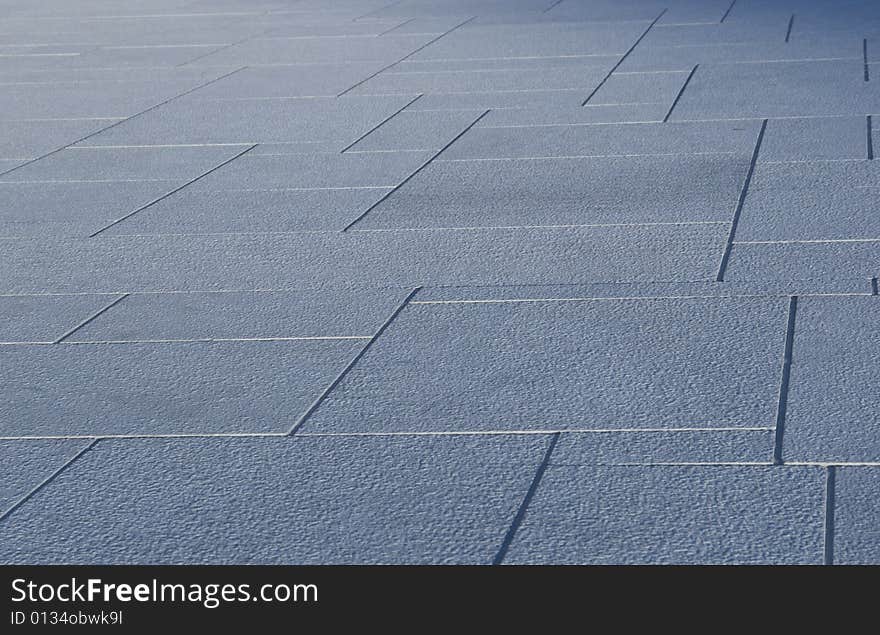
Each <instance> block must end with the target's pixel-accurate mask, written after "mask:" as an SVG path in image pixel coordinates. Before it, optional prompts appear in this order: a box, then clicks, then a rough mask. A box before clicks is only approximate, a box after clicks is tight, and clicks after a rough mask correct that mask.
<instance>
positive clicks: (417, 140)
mask: <svg viewBox="0 0 880 635" xmlns="http://www.w3.org/2000/svg"><path fill="white" fill-rule="evenodd" d="M481 114H483V111H480V110H471V111H468V110H451V111H446V112H406V111H404V112H402V113H399V114H397V115H395V116H394V118H392V119H391V120H390V121H387V122H386V123H384V124H382V125H381V126H379V128H377V129H376V130H374V131H373V132H371V133H370V134H368V135H367V136H366V137H364V138H363V139H361V140H360V141H358V142H357V143H356V144H354V145H353V146H352V147H351V148H350V149H348V150H346V152H376V151H380V152H388V151H392V150H393V151H401V150H406V151H410V150H439V149H441V148H442V147H444V146H445V145H446V144H448V143H449V142H450V141H452V140H453V139H454V138H455V137H456V135H458V134H460V133H461V132H462V131H463V130H465V129H466V128H467V127H468V126H469V125H471V124H472V123H473V122H474V120H476V119H477V117H479V116H480V115H481Z"/></svg>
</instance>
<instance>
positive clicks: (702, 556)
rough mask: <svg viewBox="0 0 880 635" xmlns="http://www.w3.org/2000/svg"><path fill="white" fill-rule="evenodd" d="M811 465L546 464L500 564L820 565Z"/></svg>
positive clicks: (819, 501) (818, 490)
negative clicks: (641, 465)
mask: <svg viewBox="0 0 880 635" xmlns="http://www.w3.org/2000/svg"><path fill="white" fill-rule="evenodd" d="M824 490H825V487H824V474H823V470H822V469H820V468H815V467H802V468H784V469H780V468H778V467H772V466H767V467H756V466H748V467H739V466H736V467H734V466H716V467H707V466H702V467H680V466H662V467H598V468H597V467H574V466H572V467H554V466H551V467H549V468H548V469H547V471H546V472H545V473H544V477H543V479H542V480H541V485H540V486H539V488H538V490H537V493H536V495H535V498H534V499H533V500H532V502H531V505H530V506H529V509H528V511H527V513H526V516H525V519H524V521H523V524H522V526H520V528H519V531H518V532H517V534H516V537H515V538H514V541H513V543H512V545H511V548H510V551H509V553H508V556H507V558H506V559H505V563H508V564H526V563H528V564H540V563H550V562H553V563H568V564H648V563H650V564H768V563H772V564H821V563H822V561H823V533H824V531H823V530H824V508H823V503H824V493H825V492H824Z"/></svg>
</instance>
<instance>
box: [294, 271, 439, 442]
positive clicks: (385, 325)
mask: <svg viewBox="0 0 880 635" xmlns="http://www.w3.org/2000/svg"><path fill="white" fill-rule="evenodd" d="M421 288H422V287H421V286H418V287H415V288H414V289H413V290H412V291H410V292H409V293H408V294H407V296H406V297H405V298H404V299H403V301H402V302H401V303H400V304H399V305H397V308H396V309H394V311H393V312H392V313H391V315H390V316H388V319H387V320H385V322H383V323H382V326H380V327H379V330H378V331H376V333H375V335H373V336H372V337H371V338H370V340H369V341H368V342H367V343H366V344H364V347H363V348H362V349H361V350H360V351H358V353H357V355H355V356H354V357H353V358H352V359H351V361H350V362H348V364H346V365H345V368H343V369H342V372H340V373H339V374H338V375H337V376H336V378H335V379H334V380H333V381H332V382H330V385H329V386H327V387H326V388H325V389H324V390H323V391H322V392H321V394H320V395H318V398H317V399H315V401H314V402H313V403H312V405H311V406H309V408H308V409H307V410H306V411H305V412H304V413H303V414H302V416H301V417H300V418H299V419H297V421H296V422H295V423H294V424H293V426H291V428H290V430H289V431H288V432H287V436H293V435H294V434H296V433H297V432H298V431H299V430H300V429H302V427H303V424H305V422H306V420H307V419H308V418H309V417H311V416H312V414H313V413H314V412H315V410H317V409H318V407H319V406H320V405H321V404H322V403H324V400H325V399H326V398H327V397H328V396H329V395H330V393H331V392H333V389H334V388H336V386H338V385H339V383H340V382H341V381H342V380H343V379H344V378H345V376H346V375H347V374H348V372H349V371H350V370H351V369H352V368H354V366H355V364H357V363H358V361H360V359H361V358H362V357H363V356H364V355H365V354H366V353H367V351H368V350H369V349H370V347H371V346H372V345H373V343H374V342H375V341H376V340H377V339H379V337H380V336H381V335H382V333H384V332H385V329H387V328H388V327H389V326H391V323H392V322H393V321H394V319H395V318H396V317H397V316H398V315H400V312H401V311H403V310H404V309H405V308H406V306H407V305H408V304H409V302H410V300H412V299H413V298H414V297H415V296H416V294H417V293H418V292H419V291H420V290H421Z"/></svg>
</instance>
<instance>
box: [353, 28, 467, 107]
mask: <svg viewBox="0 0 880 635" xmlns="http://www.w3.org/2000/svg"><path fill="white" fill-rule="evenodd" d="M476 19H477V16H473V17H470V18H468V19H467V20H465V21H464V22H462V23H460V24H456V25H455V26H454V27H452V28H451V29H449V30H448V31H444V32H443V33H441V34H440V35H438V36H437V37H435V38H434V39H432V40H430V41H428V42H427V43H425V44H422V45H421V46H420V47H418V48H417V49H416V50H414V51H411V52H410V53H407V54H406V55H405V56H404V57H401V58H400V59H399V60H397V61H396V62H392V63H391V64H389V65H388V66H385V67H383V68H380V69H379V70H378V71H376V72H375V73H373V74H372V75H370V76H369V77H367V78H365V79H362V80H361V81H359V82H358V83H357V84H355V85H354V86H349V87H348V88H346V89H345V90H343V91H342V92H341V93H339V94H338V95H336V96H337V97H342V96H343V95H345V94H346V93H348V92H351V91H352V90H354V89H355V88H357V87H358V86H360V85H361V84H365V83H366V82H368V81H370V80H371V79H373V78H374V77H375V76H376V75H378V74H379V73H382V72H384V71H387V70H388V69H389V68H393V67H395V66H397V65H398V64H400V63H401V62H402V61H404V60H406V59H408V58H410V57H412V56H413V55H415V54H416V53H418V52H419V51H421V50H423V49H425V48H427V47H429V46H431V45H432V44H433V43H434V42H436V41H437V40H439V39H440V38H442V37H445V36H447V35H449V34H450V33H452V32H453V31H455V30H456V29H458V28H461V27H463V26H464V25H465V24H467V23H468V22H471V21H473V20H476Z"/></svg>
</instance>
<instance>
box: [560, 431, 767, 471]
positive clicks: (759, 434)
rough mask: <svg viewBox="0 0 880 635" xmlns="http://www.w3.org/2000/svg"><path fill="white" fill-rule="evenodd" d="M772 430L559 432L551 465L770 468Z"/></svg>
mask: <svg viewBox="0 0 880 635" xmlns="http://www.w3.org/2000/svg"><path fill="white" fill-rule="evenodd" d="M773 437H774V432H773V431H772V430H723V431H716V430H713V431H705V430H699V431H695V430H688V431H661V432H643V431H626V432H619V431H616V432H586V433H580V432H564V433H562V435H561V436H560V437H559V442H558V443H557V445H556V448H555V449H554V450H553V455H552V457H551V461H550V464H551V465H554V466H562V465H575V466H576V465H625V464H644V465H657V464H668V463H679V464H680V463H742V462H748V463H768V464H769V463H771V462H772V460H773Z"/></svg>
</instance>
